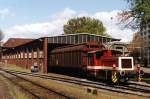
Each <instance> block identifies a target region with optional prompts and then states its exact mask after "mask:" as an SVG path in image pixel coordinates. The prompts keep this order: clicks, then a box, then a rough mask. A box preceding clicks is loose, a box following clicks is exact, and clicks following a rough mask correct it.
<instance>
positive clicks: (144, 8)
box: [119, 0, 150, 28]
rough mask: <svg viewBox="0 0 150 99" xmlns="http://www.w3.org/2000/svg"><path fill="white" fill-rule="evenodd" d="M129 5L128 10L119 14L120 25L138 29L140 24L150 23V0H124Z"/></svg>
mask: <svg viewBox="0 0 150 99" xmlns="http://www.w3.org/2000/svg"><path fill="white" fill-rule="evenodd" d="M125 1H127V2H128V4H129V10H124V11H122V12H121V13H119V17H120V18H121V20H120V21H121V22H122V23H126V24H125V26H126V27H129V26H130V27H132V28H138V27H139V26H140V25H141V22H142V23H147V22H149V21H150V0H125Z"/></svg>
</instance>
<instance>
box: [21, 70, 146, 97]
mask: <svg viewBox="0 0 150 99" xmlns="http://www.w3.org/2000/svg"><path fill="white" fill-rule="evenodd" d="M22 74H25V72H24V73H22ZM33 76H35V77H33ZM33 76H31V73H30V76H28V79H32V80H33V79H35V78H36V80H35V81H37V80H38V83H41V84H43V85H48V86H49V85H51V84H52V83H51V82H52V81H51V80H55V81H53V82H55V85H54V86H51V87H53V88H54V89H56V90H58V89H59V90H61V92H63V91H64V89H65V90H66V89H67V88H68V86H69V87H73V88H76V87H77V88H78V87H79V86H80V88H81V87H82V88H83V89H84V93H85V92H86V90H87V87H91V88H94V87H95V89H98V95H97V96H94V97H99V91H101V90H102V89H104V90H105V91H106V89H108V90H110V91H114V92H116V93H118V92H119V93H120V91H121V90H122V89H121V88H120V86H115V87H112V86H106V84H104V83H103V84H102V83H99V82H93V81H88V82H89V83H91V84H89V83H86V84H85V81H84V80H80V81H78V82H77V80H75V79H70V80H69V81H70V82H74V83H70V82H69V81H68V82H65V80H64V79H63V80H64V81H62V80H58V79H57V78H60V77H54V76H53V77H51V76H50V75H49V76H48V75H47V76H46V75H45V74H44V76H42V77H41V78H40V77H39V76H40V75H38V74H33ZM50 77H51V78H52V79H51V80H50V79H49V80H48V78H50ZM43 78H44V79H43ZM61 78H62V77H61ZM39 79H40V80H39ZM66 79H67V78H66ZM44 82H46V83H44ZM56 83H58V84H56ZM62 84H67V86H65V87H63V88H61V87H58V86H61V85H62ZM74 84H75V86H73V85H74ZM83 84H84V86H83ZM86 85H87V86H86ZM121 87H122V88H123V87H125V86H121ZM77 88H76V89H77ZM125 89H126V90H125ZM133 89H134V88H133ZM104 90H103V91H104ZM71 91H72V90H70V89H69V90H68V91H67V93H69V94H73V95H74V94H75V93H72V92H71ZM123 91H124V92H125V93H126V94H127V93H129V95H130V90H129V89H127V87H126V88H124V89H123ZM131 92H132V94H134V95H136V94H138V95H140V96H135V97H138V98H139V97H141V96H143V93H141V92H138V91H135V90H134V93H133V91H131ZM65 93H66V92H65ZM76 93H77V92H76ZM80 93H81V92H80ZM82 93H83V92H82ZM86 94H87V93H85V94H84V95H86ZM113 95H114V94H113ZM144 95H146V96H148V95H149V93H147V94H144ZM75 96H77V95H75ZM87 96H88V97H90V96H91V95H87ZM130 96H132V95H130ZM79 97H80V96H79ZM148 97H149V96H148ZM84 98H85V97H84ZM84 98H83V99H84ZM81 99H82V98H81ZM89 99H90V98H89ZM119 99H120V98H119ZM133 99H134V98H133ZM135 99H136V98H135Z"/></svg>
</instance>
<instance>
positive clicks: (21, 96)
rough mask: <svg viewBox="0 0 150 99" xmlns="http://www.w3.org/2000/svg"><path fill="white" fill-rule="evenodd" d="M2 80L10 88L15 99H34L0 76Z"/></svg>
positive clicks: (10, 92)
mask: <svg viewBox="0 0 150 99" xmlns="http://www.w3.org/2000/svg"><path fill="white" fill-rule="evenodd" d="M0 79H2V80H3V81H4V82H5V84H6V85H7V86H8V90H9V94H10V95H11V97H12V98H13V99H32V98H31V96H29V95H27V93H25V92H24V91H23V90H21V89H20V88H19V87H18V86H16V85H14V84H13V83H11V82H10V81H9V80H7V79H6V78H4V77H2V76H0Z"/></svg>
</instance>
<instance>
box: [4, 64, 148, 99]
mask: <svg viewBox="0 0 150 99" xmlns="http://www.w3.org/2000/svg"><path fill="white" fill-rule="evenodd" d="M7 67H8V68H9V69H13V70H18V71H25V72H30V70H29V69H25V68H22V67H19V66H16V65H8V66H7ZM27 78H28V79H30V80H32V81H35V82H36V83H40V84H43V85H45V86H47V87H48V88H52V89H55V90H57V91H59V92H63V93H66V94H67V95H71V96H76V97H77V98H78V99H143V97H141V96H136V95H129V94H121V93H116V92H110V91H106V90H101V89H98V91H97V92H96V94H93V93H94V91H93V90H92V91H90V92H89V91H88V89H89V88H87V87H83V86H80V85H74V84H67V83H62V82H58V81H53V80H45V79H41V78H37V77H27ZM90 89H91V88H90ZM14 90H16V91H15V92H14V93H15V94H14V93H12V94H14V95H15V96H16V97H22V98H14V99H24V98H23V97H24V95H21V96H18V95H20V93H19V92H20V91H18V90H19V89H16V88H14ZM25 99H26V98H25ZM144 99H146V98H144Z"/></svg>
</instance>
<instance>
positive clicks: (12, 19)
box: [0, 0, 135, 42]
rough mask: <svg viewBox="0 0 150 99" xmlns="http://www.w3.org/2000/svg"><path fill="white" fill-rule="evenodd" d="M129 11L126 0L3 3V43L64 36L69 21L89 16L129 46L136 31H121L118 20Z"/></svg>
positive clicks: (17, 0) (0, 1) (19, 0)
mask: <svg viewBox="0 0 150 99" xmlns="http://www.w3.org/2000/svg"><path fill="white" fill-rule="evenodd" d="M127 8H128V6H127V3H126V2H125V0H0V29H1V30H2V31H3V32H4V35H5V36H4V39H3V41H6V40H8V39H9V38H18V37H21V38H39V37H45V36H54V35H61V34H63V25H64V24H66V23H67V21H68V20H69V19H71V18H76V17H82V16H88V17H92V18H97V19H99V20H101V21H102V22H103V24H104V26H105V27H106V30H107V31H106V32H107V33H108V34H110V35H111V36H112V37H113V38H118V39H122V41H123V42H129V41H130V40H132V35H133V33H134V32H135V30H134V31H133V30H131V29H130V28H126V29H122V28H121V27H120V25H119V24H118V18H117V15H118V13H119V12H120V11H122V10H124V9H127Z"/></svg>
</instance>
